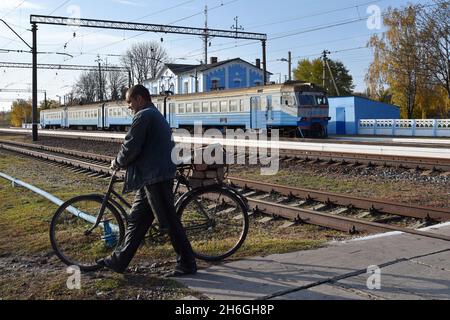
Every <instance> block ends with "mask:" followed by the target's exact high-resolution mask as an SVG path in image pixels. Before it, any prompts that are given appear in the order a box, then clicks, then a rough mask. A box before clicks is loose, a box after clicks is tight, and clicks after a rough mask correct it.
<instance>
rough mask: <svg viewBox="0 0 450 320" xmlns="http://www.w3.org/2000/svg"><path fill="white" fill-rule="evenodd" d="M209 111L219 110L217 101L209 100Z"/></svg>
mask: <svg viewBox="0 0 450 320" xmlns="http://www.w3.org/2000/svg"><path fill="white" fill-rule="evenodd" d="M211 112H219V108H218V104H217V101H213V102H211Z"/></svg>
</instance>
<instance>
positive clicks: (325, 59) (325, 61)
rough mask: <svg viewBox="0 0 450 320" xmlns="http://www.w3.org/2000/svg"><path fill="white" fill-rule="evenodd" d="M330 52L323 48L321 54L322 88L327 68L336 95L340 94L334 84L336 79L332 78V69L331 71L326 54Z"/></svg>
mask: <svg viewBox="0 0 450 320" xmlns="http://www.w3.org/2000/svg"><path fill="white" fill-rule="evenodd" d="M330 53H331V52H330V51H328V50H324V51H323V53H322V54H323V88H325V75H326V69H327V68H328V72H329V73H330V78H331V81H332V82H333V86H334V89H335V90H336V94H337V95H338V96H340V93H339V89H338V87H337V85H336V81H335V80H334V75H333V71H331V67H330V64H329V63H328V57H327V55H329V54H330Z"/></svg>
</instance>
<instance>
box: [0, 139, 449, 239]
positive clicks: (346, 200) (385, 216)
mask: <svg viewBox="0 0 450 320" xmlns="http://www.w3.org/2000/svg"><path fill="white" fill-rule="evenodd" d="M0 148H2V149H5V150H9V151H12V152H15V153H20V154H23V155H27V156H30V157H34V158H39V159H41V160H45V161H49V162H51V163H58V164H60V165H64V166H70V167H71V168H73V170H74V171H76V172H80V173H87V174H89V175H91V176H93V177H94V176H95V177H107V176H109V173H110V170H109V163H110V161H111V160H112V157H109V156H103V155H96V154H92V153H84V152H80V151H74V150H67V149H62V148H54V147H47V146H41V145H34V144H25V143H17V142H10V141H0ZM122 174H123V173H122ZM228 180H229V183H230V184H232V185H234V186H236V187H237V188H240V189H241V191H242V192H243V193H244V195H245V196H246V197H247V199H248V203H249V207H250V209H252V211H253V212H254V213H263V214H265V215H268V216H269V217H272V218H277V217H282V218H285V219H288V220H289V221H291V222H292V223H308V224H313V225H318V226H322V227H326V228H331V229H336V230H340V231H344V232H349V233H351V234H360V233H374V232H375V233H378V232H385V231H401V232H405V233H411V234H416V235H420V236H426V237H432V238H437V239H443V240H450V236H445V235H438V234H433V233H430V232H423V231H418V230H415V229H411V228H406V227H403V226H399V225H393V224H392V223H395V222H398V221H401V219H410V220H411V221H412V224H413V225H414V226H415V227H418V226H425V225H429V224H433V223H437V222H444V221H449V220H450V210H449V209H442V208H431V207H424V206H412V205H408V204H402V203H394V202H389V201H381V200H376V199H364V198H358V197H353V196H348V195H341V194H334V193H329V192H322V191H315V190H308V189H301V188H292V187H287V186H281V185H275V184H268V183H261V182H257V181H251V180H244V179H239V178H234V177H228ZM364 217H365V218H368V217H371V218H372V221H370V220H367V219H364ZM388 223H391V224H388Z"/></svg>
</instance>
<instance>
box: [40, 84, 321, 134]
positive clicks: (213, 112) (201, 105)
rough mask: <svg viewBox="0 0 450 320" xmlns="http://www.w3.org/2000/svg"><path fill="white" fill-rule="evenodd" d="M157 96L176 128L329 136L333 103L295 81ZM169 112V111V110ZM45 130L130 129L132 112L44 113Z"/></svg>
mask: <svg viewBox="0 0 450 320" xmlns="http://www.w3.org/2000/svg"><path fill="white" fill-rule="evenodd" d="M165 98H166V97H164V96H154V97H153V98H152V99H153V102H154V104H155V105H156V107H157V108H158V110H159V111H160V112H161V113H163V114H165V115H166V119H167V121H168V122H169V124H170V126H171V127H172V128H174V129H177V128H185V129H189V130H192V129H193V127H194V125H196V124H201V125H202V127H203V128H204V129H208V128H219V129H225V128H233V129H237V128H242V129H252V130H256V131H259V130H268V131H270V130H271V129H279V130H280V135H288V136H293V135H296V134H300V135H303V136H320V137H325V136H326V135H327V125H328V120H330V118H329V106H328V99H327V97H326V94H325V92H324V90H323V89H322V88H320V87H318V86H315V85H314V84H311V83H303V82H289V83H284V84H271V85H266V86H259V87H251V88H244V89H232V90H223V91H213V92H205V93H194V94H185V95H175V96H170V97H168V98H167V99H166V103H164V100H165ZM164 109H165V110H164ZM40 117H41V118H40V119H41V120H40V121H41V126H42V128H70V129H109V130H127V129H128V128H129V126H130V125H131V120H132V114H131V112H130V111H129V110H128V107H127V105H126V103H125V102H124V101H117V102H105V103H96V104H91V105H84V106H73V107H67V108H57V109H49V110H44V111H41V116H40Z"/></svg>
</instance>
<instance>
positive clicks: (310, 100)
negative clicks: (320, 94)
mask: <svg viewBox="0 0 450 320" xmlns="http://www.w3.org/2000/svg"><path fill="white" fill-rule="evenodd" d="M298 100H299V102H300V105H301V106H313V105H315V104H316V102H315V99H314V96H313V95H309V94H300V95H299V97H298Z"/></svg>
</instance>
